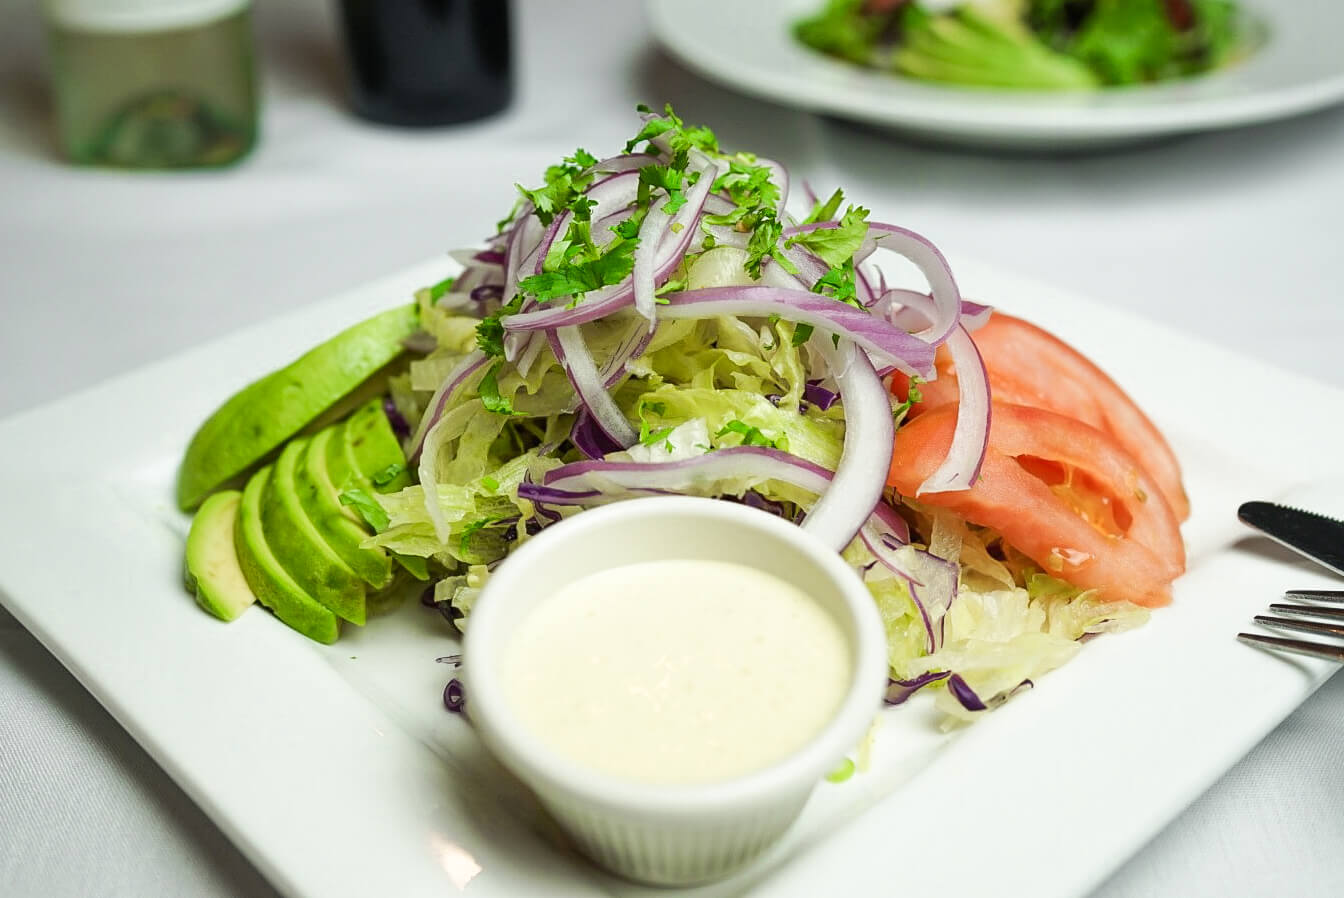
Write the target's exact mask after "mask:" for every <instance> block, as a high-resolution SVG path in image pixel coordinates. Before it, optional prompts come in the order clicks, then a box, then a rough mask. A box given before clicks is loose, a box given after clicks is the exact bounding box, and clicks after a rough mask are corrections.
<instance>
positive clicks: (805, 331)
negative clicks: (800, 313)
mask: <svg viewBox="0 0 1344 898" xmlns="http://www.w3.org/2000/svg"><path fill="white" fill-rule="evenodd" d="M812 330H813V328H812V325H810V324H808V323H807V322H805V321H800V322H799V323H798V326H797V327H795V328H794V329H793V345H794V346H802V345H803V344H804V343H806V342H807V341H808V340H809V339H811V337H812Z"/></svg>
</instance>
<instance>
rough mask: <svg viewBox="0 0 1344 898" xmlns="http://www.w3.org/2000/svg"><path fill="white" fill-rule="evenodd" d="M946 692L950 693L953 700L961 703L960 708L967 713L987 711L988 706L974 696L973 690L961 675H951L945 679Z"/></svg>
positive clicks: (978, 697)
mask: <svg viewBox="0 0 1344 898" xmlns="http://www.w3.org/2000/svg"><path fill="white" fill-rule="evenodd" d="M947 691H948V692H950V693H952V696H953V698H955V699H956V700H957V701H959V702H961V706H962V707H963V708H965V709H966V710H967V711H988V710H989V706H988V705H986V704H985V703H984V701H983V700H982V699H981V698H980V696H978V695H976V694H975V690H974V689H972V688H971V687H970V684H968V683H967V682H966V681H965V680H963V679H962V678H961V674H952V676H950V677H948V678H947Z"/></svg>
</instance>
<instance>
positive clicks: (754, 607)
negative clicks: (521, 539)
mask: <svg viewBox="0 0 1344 898" xmlns="http://www.w3.org/2000/svg"><path fill="white" fill-rule="evenodd" d="M502 661H503V664H504V668H503V685H504V690H505V695H506V697H507V699H508V701H509V703H510V705H512V706H513V708H514V710H515V711H516V712H517V714H518V716H519V717H520V718H521V719H522V722H523V723H524V724H525V725H526V727H527V728H528V729H529V730H531V731H532V733H533V734H534V735H535V736H536V737H537V738H538V739H540V740H541V741H542V742H544V743H545V744H546V745H548V746H549V747H550V748H552V749H553V750H555V751H556V752H557V753H559V754H561V755H563V756H566V757H568V758H570V759H571V760H574V761H577V762H579V763H581V764H584V765H585V766H588V767H591V768H594V769H596V770H600V771H602V772H604V773H608V774H611V775H614V776H619V777H622V778H626V779H630V780H636V781H639V782H646V783H663V784H686V783H708V782H714V781H717V780H724V779H728V778H731V777H735V776H739V775H742V774H746V773H750V772H753V771H756V770H759V769H762V768H764V767H767V766H769V765H770V764H772V763H774V762H776V761H780V760H782V759H783V758H785V757H786V756H788V755H790V754H792V753H793V752H795V751H797V750H798V749H800V748H801V747H802V746H803V745H804V744H806V743H807V742H808V740H809V739H811V738H812V737H813V736H814V735H816V734H817V733H818V732H820V731H821V729H822V728H823V727H824V726H825V725H826V724H827V723H828V722H829V721H830V719H831V718H832V717H833V716H834V715H835V713H836V712H837V710H838V709H839V707H840V704H841V702H842V700H843V699H844V697H845V694H846V691H847V688H848V684H849V680H850V676H851V672H852V664H853V661H852V657H851V653H850V649H849V643H848V640H847V639H846V637H845V634H844V632H843V631H842V630H841V628H840V626H839V625H838V624H837V623H836V621H835V619H834V618H833V617H832V616H831V615H830V614H828V613H827V612H826V611H825V610H824V609H823V608H822V607H821V606H820V605H818V603H817V602H816V601H814V600H813V599H811V598H810V597H809V596H808V595H807V594H806V593H805V592H803V591H801V590H799V589H798V588H797V587H795V586H793V585H792V584H790V583H787V582H785V581H783V580H781V579H779V578H777V577H774V576H771V575H770V574H767V573H764V572H762V571H760V570H758V569H756V568H753V567H748V566H746V565H741V564H733V563H729V562H719V561H703V560H671V561H651V562H641V563H637V564H630V565H625V566H622V567H617V568H611V569H608V570H605V571H601V572H599V573H596V574H591V575H589V576H587V577H583V578H580V579H579V580H577V581H575V582H574V583H571V584H569V585H568V586H566V587H564V588H563V589H561V590H559V591H558V592H557V593H556V594H555V595H553V596H551V597H549V598H547V599H544V600H542V601H541V602H540V603H538V605H537V607H536V608H535V609H534V610H533V611H532V612H531V613H530V614H529V615H528V616H527V617H526V618H525V619H524V621H523V623H522V624H521V625H520V626H519V627H518V630H517V632H516V633H515V634H514V636H513V637H512V639H511V641H510V643H509V645H508V648H507V649H506V651H505V653H504V657H503V659H502Z"/></svg>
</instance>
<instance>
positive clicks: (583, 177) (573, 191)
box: [504, 148, 597, 226]
mask: <svg viewBox="0 0 1344 898" xmlns="http://www.w3.org/2000/svg"><path fill="white" fill-rule="evenodd" d="M596 164H597V159H596V158H595V157H594V156H593V154H592V153H589V152H588V151H587V150H585V149H582V148H580V149H577V150H575V151H574V155H573V156H566V157H565V158H564V160H563V161H562V162H561V164H560V165H552V166H551V167H550V168H548V169H546V174H545V180H546V183H545V184H543V185H542V186H541V187H536V188H533V189H528V188H526V187H524V186H523V185H521V184H517V185H515V186H516V187H517V188H518V192H519V193H520V194H522V196H523V198H524V199H527V200H529V201H530V202H531V203H532V207H533V214H535V215H536V216H537V221H539V222H541V223H542V224H543V225H548V226H549V225H550V223H551V221H552V220H553V219H554V218H555V216H556V215H557V214H559V213H560V212H561V211H562V210H564V209H568V208H572V206H573V204H574V203H575V201H576V200H577V201H578V202H580V203H582V204H583V205H584V206H586V205H587V203H588V200H587V198H586V197H584V196H583V192H584V191H585V190H587V189H588V185H590V184H591V183H592V182H593V175H594V172H593V166H594V165H596ZM516 212H517V210H516V209H515V211H514V213H511V214H510V215H509V217H508V218H507V219H505V221H504V224H507V223H508V222H509V221H512V220H513V217H514V214H516Z"/></svg>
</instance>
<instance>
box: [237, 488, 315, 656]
mask: <svg viewBox="0 0 1344 898" xmlns="http://www.w3.org/2000/svg"><path fill="white" fill-rule="evenodd" d="M270 478H271V469H270V468H269V467H266V468H262V469H261V470H260V471H258V472H257V473H255V474H253V475H252V479H251V480H249V481H248V482H247V486H246V488H244V489H243V498H242V501H241V502H240V503H239V505H238V522H237V525H236V527H235V529H234V538H233V541H234V545H235V547H236V548H237V550H238V566H239V568H241V569H242V572H243V577H244V578H245V579H246V580H247V585H248V586H250V587H251V588H252V592H253V594H254V595H255V596H256V597H257V600H258V601H260V602H261V604H263V605H265V606H266V607H267V608H269V609H271V610H272V611H274V612H275V616H276V617H278V618H280V620H282V621H284V622H285V623H286V624H288V625H289V626H291V627H293V628H294V629H295V630H298V631H299V632H300V633H302V634H303V635H304V636H307V637H308V638H309V639H313V640H316V641H317V642H321V643H325V644H327V645H330V644H331V643H333V642H335V641H336V637H338V636H340V634H341V622H340V621H339V620H337V618H336V615H334V614H332V613H331V611H330V610H329V609H327V608H326V607H325V606H324V605H322V604H321V603H320V602H318V601H317V600H316V599H314V598H313V597H312V596H310V595H308V593H306V592H304V590H303V587H301V586H299V584H297V583H295V582H294V578H293V577H291V576H290V575H289V574H288V573H287V572H286V571H285V569H284V567H282V566H281V564H280V562H279V561H277V560H276V558H275V555H274V554H273V553H272V552H271V548H270V545H269V544H268V543H267V542H266V535H265V533H264V532H263V530H262V526H261V501H262V496H263V494H264V493H265V492H266V488H267V486H269V483H270Z"/></svg>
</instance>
